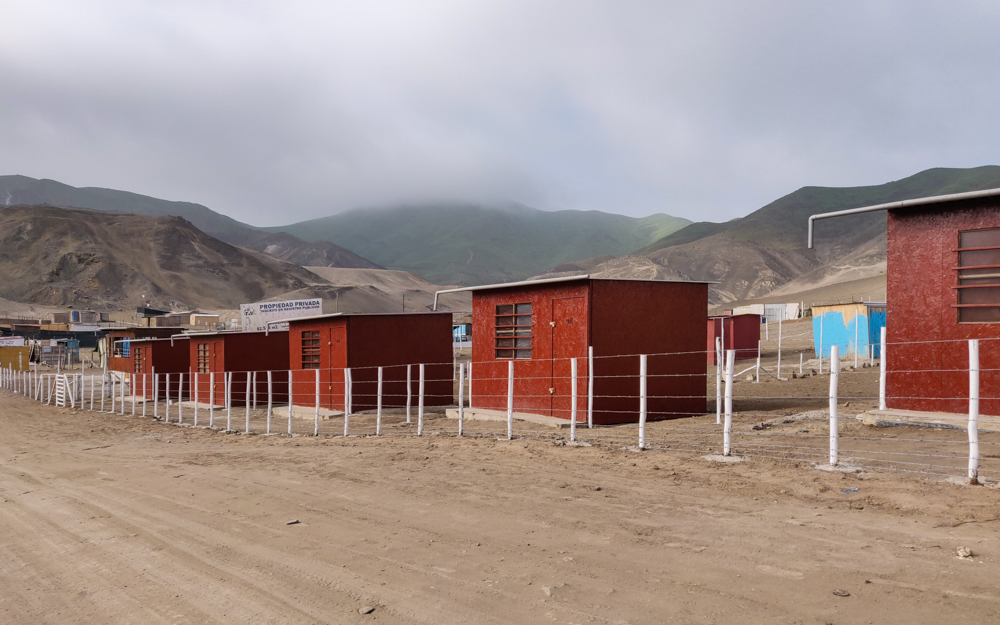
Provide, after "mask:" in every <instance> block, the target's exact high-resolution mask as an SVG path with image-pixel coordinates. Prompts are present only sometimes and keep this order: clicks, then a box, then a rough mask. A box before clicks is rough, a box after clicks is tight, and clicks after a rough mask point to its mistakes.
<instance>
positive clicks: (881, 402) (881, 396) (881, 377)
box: [878, 326, 886, 410]
mask: <svg viewBox="0 0 1000 625" xmlns="http://www.w3.org/2000/svg"><path fill="white" fill-rule="evenodd" d="M879 340H880V341H881V348H882V349H881V350H880V353H879V367H878V368H879V372H878V409H879V410H885V409H886V403H885V372H886V359H885V349H886V344H885V326H882V331H881V337H880V339H879Z"/></svg>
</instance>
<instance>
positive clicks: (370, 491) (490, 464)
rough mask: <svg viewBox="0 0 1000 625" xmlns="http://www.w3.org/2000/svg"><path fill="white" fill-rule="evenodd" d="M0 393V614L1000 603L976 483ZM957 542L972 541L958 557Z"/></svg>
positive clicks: (951, 614) (729, 613)
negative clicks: (191, 421) (129, 411)
mask: <svg viewBox="0 0 1000 625" xmlns="http://www.w3.org/2000/svg"><path fill="white" fill-rule="evenodd" d="M807 381H808V380H807ZM758 386H760V387H765V386H768V385H767V384H760V385H758ZM2 394H3V403H2V407H0V524H2V527H3V532H2V534H0V536H2V538H0V541H2V547H0V554H2V555H0V583H2V587H3V589H4V591H3V593H2V594H0V622H3V623H12V624H13V623H362V622H381V623H732V622H741V623H837V624H839V623H941V622H960V623H994V622H996V615H997V614H998V613H1000V590H998V583H1000V570H998V563H1000V534H998V532H997V530H998V528H1000V504H998V500H1000V490H998V489H996V488H990V487H971V486H962V485H958V484H953V483H948V482H946V481H944V480H943V479H942V478H940V477H937V476H931V475H925V474H916V473H898V472H878V471H876V472H865V473H861V474H858V475H852V474H841V473H829V472H823V471H818V470H816V469H814V468H812V467H811V466H809V465H808V464H807V463H803V462H794V461H787V460H772V459H769V458H757V457H750V458H748V459H746V460H745V461H744V462H742V463H738V464H720V463H713V462H708V461H705V460H703V459H701V457H700V455H701V453H702V452H701V451H698V452H694V451H691V452H688V451H683V450H667V451H646V452H642V453H638V452H632V451H628V450H626V449H622V448H621V446H617V445H595V446H592V447H568V446H564V445H556V444H553V443H552V442H549V441H546V440H544V437H540V438H539V439H537V440H536V439H531V440H524V439H518V440H515V441H511V442H508V441H498V440H496V438H495V436H488V435H487V434H489V433H488V432H486V433H485V434H483V435H482V436H481V437H479V438H472V439H456V438H454V437H449V436H426V437H422V438H417V437H413V436H387V437H382V438H373V437H372V438H367V437H357V436H351V437H347V438H342V437H340V438H334V437H330V436H321V437H308V436H296V437H287V436H245V435H234V434H224V433H221V432H217V431H213V430H207V429H201V428H191V427H186V428H185V427H177V426H176V425H167V424H164V423H161V422H158V421H154V420H152V419H148V418H147V419H143V418H139V417H132V416H116V415H109V414H99V413H90V412H82V411H74V410H68V409H61V408H54V407H50V406H43V405H40V404H37V403H34V402H32V401H29V400H27V399H24V398H21V397H17V396H12V395H10V394H9V393H7V392H6V391H3V392H2ZM756 419H757V417H756V415H755V416H754V417H753V418H749V417H748V418H746V419H741V420H740V431H741V432H745V433H746V434H745V435H746V436H749V435H750V434H749V433H757V434H761V433H763V434H768V433H770V431H771V430H770V429H766V430H761V431H756V430H753V429H752V428H751V427H750V426H751V425H752V422H753V421H755V420H756ZM444 421H448V420H444V419H438V420H434V422H435V423H436V422H444ZM668 425H669V424H657V427H661V426H662V427H667V426H668ZM799 425H800V424H794V425H793V426H790V427H799ZM403 427H404V428H405V427H406V426H403ZM479 427H481V428H486V427H487V426H486V425H480V426H479ZM670 427H680V426H679V425H678V424H677V423H676V422H675V423H673V425H672V426H670ZM684 427H687V428H689V429H690V430H691V431H692V432H694V431H696V430H699V429H704V430H710V429H711V428H712V427H713V426H710V425H709V420H708V419H707V418H699V419H696V420H688V421H686V425H685V426H684ZM777 427H779V426H775V428H777ZM812 427H816V425H815V424H814V425H813V426H812ZM888 430H891V434H892V436H895V437H902V438H906V437H907V436H910V435H912V433H908V432H907V431H905V430H907V429H906V428H889V429H888ZM408 431H409V430H408ZM623 432H624V430H623ZM657 432H659V434H658V435H665V434H664V433H665V432H667V430H662V431H657ZM525 434H529V432H527V431H526V432H525ZM623 435H624V434H623ZM713 438H714V437H713ZM713 444H717V443H713ZM855 488H856V489H859V491H858V492H848V493H844V492H843V491H845V490H848V489H855ZM290 520H298V521H299V523H297V524H293V525H288V524H287V522H288V521H290ZM960 546H964V547H968V548H969V549H971V550H972V553H973V555H972V557H970V558H958V557H957V556H956V549H957V548H958V547H960ZM835 590H837V591H846V592H847V593H849V595H848V596H838V595H836V594H834V591H835ZM363 606H371V607H373V608H375V609H374V611H373V612H372V613H371V614H369V615H362V614H360V613H359V612H358V609H359V608H361V607H363Z"/></svg>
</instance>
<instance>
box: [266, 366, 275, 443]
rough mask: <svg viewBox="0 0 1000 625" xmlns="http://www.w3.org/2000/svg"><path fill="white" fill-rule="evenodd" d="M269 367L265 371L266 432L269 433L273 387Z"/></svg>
mask: <svg viewBox="0 0 1000 625" xmlns="http://www.w3.org/2000/svg"><path fill="white" fill-rule="evenodd" d="M271 380H272V376H271V371H270V369H269V370H268V372H267V433H268V434H270V433H271V409H272V408H273V407H274V394H273V393H274V388H273V386H272V384H271Z"/></svg>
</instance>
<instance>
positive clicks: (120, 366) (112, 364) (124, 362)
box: [105, 328, 184, 372]
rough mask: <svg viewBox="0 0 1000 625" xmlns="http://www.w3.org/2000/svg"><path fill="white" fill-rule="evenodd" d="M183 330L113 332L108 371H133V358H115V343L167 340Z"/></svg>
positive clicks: (145, 329) (108, 335) (143, 329)
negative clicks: (155, 339) (150, 339)
mask: <svg viewBox="0 0 1000 625" xmlns="http://www.w3.org/2000/svg"><path fill="white" fill-rule="evenodd" d="M183 331H184V330H182V329H181V328H132V329H129V330H112V331H110V332H108V333H107V335H105V336H106V338H107V340H108V343H107V345H108V369H110V370H111V371H125V372H129V371H132V366H133V365H132V359H131V358H115V357H113V356H112V355H111V354H113V353H114V342H115V341H120V340H121V339H126V338H127V339H144V338H167V337H170V336H174V335H175V334H180V333H181V332H183Z"/></svg>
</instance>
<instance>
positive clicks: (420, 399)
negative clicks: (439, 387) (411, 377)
mask: <svg viewBox="0 0 1000 625" xmlns="http://www.w3.org/2000/svg"><path fill="white" fill-rule="evenodd" d="M419 376H420V382H419V384H418V386H417V436H423V434H424V365H423V363H421V364H420V366H419Z"/></svg>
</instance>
